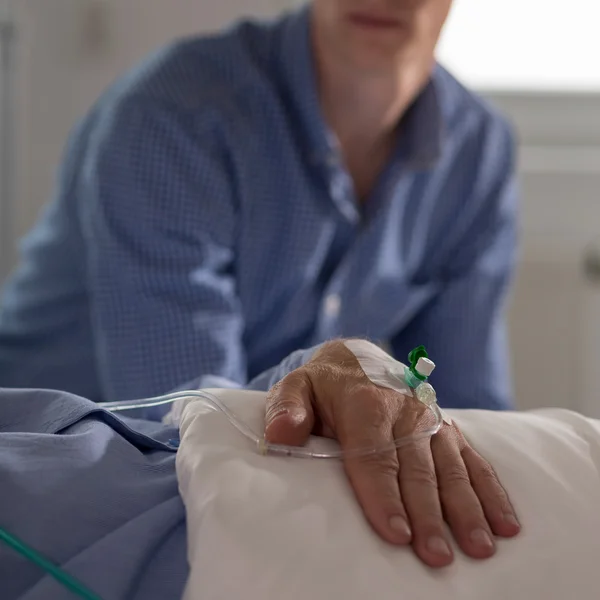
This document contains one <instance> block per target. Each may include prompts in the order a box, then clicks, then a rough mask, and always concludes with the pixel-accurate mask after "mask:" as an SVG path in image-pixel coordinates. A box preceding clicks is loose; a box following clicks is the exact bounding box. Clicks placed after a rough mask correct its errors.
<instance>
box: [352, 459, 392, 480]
mask: <svg viewBox="0 0 600 600" xmlns="http://www.w3.org/2000/svg"><path fill="white" fill-rule="evenodd" d="M356 462H357V464H358V465H360V467H361V469H364V470H366V471H369V473H371V474H374V475H380V476H383V477H394V478H396V477H398V461H397V460H396V457H395V456H394V454H393V453H385V454H377V455H375V454H373V455H366V456H361V457H359V458H357V459H356Z"/></svg>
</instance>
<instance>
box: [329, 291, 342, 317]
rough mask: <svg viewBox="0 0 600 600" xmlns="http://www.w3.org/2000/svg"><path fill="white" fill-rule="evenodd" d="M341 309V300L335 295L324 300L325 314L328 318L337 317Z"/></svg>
mask: <svg viewBox="0 0 600 600" xmlns="http://www.w3.org/2000/svg"><path fill="white" fill-rule="evenodd" d="M341 308H342V299H341V298H340V297H339V296H338V295H337V294H330V295H329V296H327V298H325V314H326V315H327V316H328V317H331V318H333V317H337V316H338V315H339V314H340V309H341Z"/></svg>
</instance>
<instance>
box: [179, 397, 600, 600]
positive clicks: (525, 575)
mask: <svg viewBox="0 0 600 600" xmlns="http://www.w3.org/2000/svg"><path fill="white" fill-rule="evenodd" d="M216 393H217V395H218V396H219V397H220V399H221V400H222V401H223V402H224V403H225V404H226V405H227V406H228V407H229V408H230V409H231V410H232V411H233V412H235V413H236V414H237V415H238V416H239V417H241V418H242V419H244V420H245V421H246V422H247V423H248V424H249V425H250V426H251V427H252V428H253V429H254V430H255V431H257V432H258V431H262V429H263V423H264V402H265V395H264V394H263V393H262V392H247V391H240V390H226V391H225V390H221V391H218V392H216ZM448 412H449V415H450V416H451V417H452V418H454V419H455V420H456V422H457V423H458V424H459V426H460V427H461V428H462V430H463V432H464V434H465V436H466V437H467V438H468V439H469V440H470V442H471V443H472V444H473V446H474V447H475V448H476V449H477V450H478V451H479V452H480V453H481V454H482V455H483V456H485V457H486V458H487V459H488V460H489V461H490V462H491V463H492V465H493V466H494V468H495V469H496V471H497V473H498V475H499V476H500V478H501V481H502V482H503V484H504V485H505V487H506V489H507V491H508V492H509V494H510V496H511V499H512V501H513V504H514V506H515V509H516V510H517V513H518V515H519V517H520V519H521V521H522V525H523V530H522V532H521V534H520V535H519V536H518V537H517V538H514V539H512V540H498V551H497V554H496V556H494V557H493V558H491V559H489V560H486V561H476V560H472V559H469V558H468V557H466V556H465V555H464V554H462V553H461V552H460V550H459V549H458V548H456V547H455V552H456V559H455V562H454V564H453V565H451V566H450V567H448V568H445V569H442V570H432V569H429V568H427V567H426V566H424V565H423V564H422V563H421V562H420V561H419V560H418V559H417V558H416V557H415V556H414V555H413V552H412V549H410V548H398V547H394V546H391V545H388V544H387V543H385V542H384V541H382V540H380V539H379V538H378V537H377V535H376V534H375V533H374V532H373V531H372V530H371V528H370V526H369V525H368V523H367V522H366V520H365V519H364V518H363V515H362V513H361V510H360V508H359V506H358V504H357V502H356V500H355V498H354V496H353V493H352V491H351V489H350V487H349V484H348V482H347V480H346V476H345V474H344V470H343V466H342V463H341V462H340V461H337V460H314V459H313V460H306V459H297V458H280V457H264V456H261V455H259V454H258V453H257V452H256V451H255V449H254V448H253V447H252V444H251V442H249V441H248V440H246V439H245V438H244V437H243V436H241V435H240V434H239V433H238V431H237V430H236V429H235V428H234V427H233V426H231V425H230V424H229V422H228V420H227V419H226V417H225V416H224V415H223V414H222V413H220V412H218V411H215V410H213V409H212V408H210V407H209V406H207V405H206V404H205V403H203V402H202V401H193V402H190V403H189V404H188V405H187V406H186V407H185V409H184V412H183V417H182V421H181V446H180V449H179V453H178V456H177V474H178V479H179V486H180V491H181V494H182V497H183V500H184V503H185V506H186V511H187V523H188V556H189V563H190V568H191V570H190V576H189V580H188V583H187V587H186V591H185V596H184V598H185V600H237V599H240V600H242V599H243V600H334V599H340V600H342V599H343V600H365V599H367V598H371V597H372V598H376V599H377V600H417V599H419V600H421V599H423V600H425V599H427V600H432V599H434V598H435V599H444V600H483V599H484V598H485V599H486V600H501V599H502V600H504V599H510V600H521V599H522V600H525V599H526V600H534V599H537V598H540V599H542V598H543V599H544V600H564V599H566V598H576V599H577V600H585V599H588V598H589V599H591V598H597V597H598V582H597V574H596V570H597V569H598V568H599V566H600V476H599V470H598V466H599V464H600V422H597V421H593V420H591V419H586V418H584V417H582V416H580V415H578V414H575V413H572V412H569V411H565V410H557V409H552V410H550V409H549V410H541V411H536V412H530V413H499V412H488V411H448ZM312 443H321V444H323V443H325V444H333V442H331V441H329V440H327V441H323V440H313V442H312Z"/></svg>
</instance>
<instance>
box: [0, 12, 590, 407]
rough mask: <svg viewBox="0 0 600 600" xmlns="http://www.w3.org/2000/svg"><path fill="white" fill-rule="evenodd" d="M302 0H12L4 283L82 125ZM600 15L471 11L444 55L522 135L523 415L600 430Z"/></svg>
mask: <svg viewBox="0 0 600 600" xmlns="http://www.w3.org/2000/svg"><path fill="white" fill-rule="evenodd" d="M294 4H298V2H296V1H295V0H15V1H12V2H11V1H10V0H0V285H1V282H2V279H3V278H4V277H5V276H6V274H7V272H8V271H9V270H10V269H11V268H12V267H13V265H14V264H15V261H16V244H17V241H18V239H19V238H20V237H21V235H23V234H24V233H25V232H26V231H27V230H28V229H29V228H30V226H31V225H32V224H33V222H34V220H35V218H36V215H37V214H38V211H39V209H40V207H41V206H42V205H43V203H44V202H45V201H46V200H47V199H48V197H49V195H50V193H51V190H52V186H53V178H54V173H55V169H56V167H57V165H58V163H59V160H60V155H61V151H62V148H63V145H64V142H65V139H66V136H67V134H68V131H69V129H70V128H71V126H72V125H73V123H74V121H75V120H76V119H77V118H78V117H80V116H81V115H82V114H83V113H84V112H85V111H86V109H87V108H88V107H89V106H90V104H91V103H92V102H93V101H94V100H95V98H96V97H97V96H98V95H99V94H100V92H101V91H102V90H103V88H104V87H105V86H106V85H107V84H108V83H109V82H110V81H111V80H112V79H113V78H114V77H116V76H117V75H119V74H120V73H121V72H123V71H124V70H125V69H127V68H128V67H130V66H131V65H132V64H133V63H135V62H136V61H137V60H139V59H140V58H141V57H142V56H143V55H144V54H145V53H147V52H148V51H150V50H152V49H154V48H156V47H157V46H158V45H160V44H163V43H164V42H167V41H169V40H171V39H172V38H173V37H175V36H178V35H182V34H189V33H194V32H202V31H208V30H212V29H215V28H218V27H220V26H222V25H224V24H225V23H227V22H229V21H231V20H232V19H235V18H238V17H240V16H245V15H252V16H267V15H272V14H275V13H277V12H278V11H281V10H285V9H286V8H290V7H291V6H293V5H294ZM598 22H600V3H597V2H596V1H595V0H570V2H569V3H565V2H558V0H502V1H501V2H499V1H498V0H455V6H454V9H453V13H452V16H451V18H450V21H449V23H448V25H447V28H446V32H445V35H444V38H443V40H442V43H441V46H440V51H439V58H440V61H441V62H442V63H443V64H444V65H445V66H447V67H448V68H449V69H450V70H451V71H452V72H453V73H454V74H455V75H457V76H458V77H459V78H461V79H462V80H463V81H464V82H465V83H466V84H467V85H469V86H470V87H472V88H474V89H476V90H479V91H480V92H481V93H482V94H484V95H486V96H487V97H489V98H490V99H491V101H492V102H494V103H495V104H497V105H498V106H499V107H500V108H501V109H502V110H503V111H504V112H505V114H506V115H507V116H508V117H509V118H510V119H511V120H512V121H513V122H514V124H515V127H516V130H517V132H518V135H519V142H520V158H519V169H520V174H521V182H522V189H523V203H522V252H521V260H520V268H519V275H518V279H517V284H516V288H515V292H514V295H513V300H512V304H511V308H510V324H511V346H512V354H513V365H514V373H515V379H516V391H517V399H518V403H519V406H520V407H522V408H533V407H537V406H544V405H548V404H554V405H562V406H565V407H568V408H572V409H574V410H578V411H581V412H583V413H586V414H588V415H590V416H595V417H600V368H599V367H598V366H597V365H598V363H599V362H600V60H599V58H600V36H598V32H597V27H598Z"/></svg>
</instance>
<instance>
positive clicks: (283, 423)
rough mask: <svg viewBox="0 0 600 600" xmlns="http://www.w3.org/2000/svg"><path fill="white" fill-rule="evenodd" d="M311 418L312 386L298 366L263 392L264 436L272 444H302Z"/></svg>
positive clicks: (311, 422) (309, 429) (310, 427)
mask: <svg viewBox="0 0 600 600" xmlns="http://www.w3.org/2000/svg"><path fill="white" fill-rule="evenodd" d="M314 422H315V416H314V412H313V408H312V386H311V383H310V379H309V378H308V376H307V375H306V374H305V373H304V372H303V371H302V370H301V369H300V370H297V371H294V372H292V373H290V374H289V375H288V376H287V377H285V378H284V379H282V380H281V381H280V382H279V383H277V384H276V385H275V386H274V387H273V388H272V389H271V391H270V392H269V394H268V395H267V407H266V415H265V439H266V441H267V442H270V443H272V444H285V445H289V446H302V445H304V444H305V443H306V442H307V441H308V438H309V436H310V434H311V432H312V429H313V426H314Z"/></svg>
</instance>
